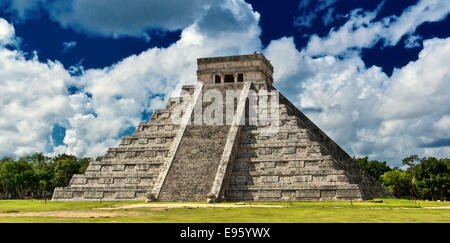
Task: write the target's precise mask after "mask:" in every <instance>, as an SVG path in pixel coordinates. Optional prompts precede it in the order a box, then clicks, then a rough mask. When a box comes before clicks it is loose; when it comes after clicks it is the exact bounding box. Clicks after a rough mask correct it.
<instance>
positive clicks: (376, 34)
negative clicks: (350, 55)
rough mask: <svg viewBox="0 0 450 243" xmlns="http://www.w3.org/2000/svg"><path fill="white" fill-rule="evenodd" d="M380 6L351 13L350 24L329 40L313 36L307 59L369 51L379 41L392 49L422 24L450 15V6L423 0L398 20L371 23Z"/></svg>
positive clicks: (345, 25)
mask: <svg viewBox="0 0 450 243" xmlns="http://www.w3.org/2000/svg"><path fill="white" fill-rule="evenodd" d="M382 6H383V5H382V4H380V5H379V6H378V7H377V9H375V10H374V11H363V10H362V9H356V10H353V11H352V12H351V13H350V14H349V20H348V21H347V22H346V23H345V24H344V25H342V26H341V27H339V29H337V30H334V29H332V30H331V31H330V32H329V34H328V36H326V37H324V38H320V37H318V36H317V35H313V36H312V37H311V38H310V41H309V43H308V46H307V48H306V51H307V53H308V54H309V55H327V54H331V55H339V54H343V53H345V52H346V51H348V50H351V49H361V48H364V47H366V48H370V47H372V46H374V45H375V44H376V43H377V42H378V41H380V40H382V41H383V42H384V44H385V45H389V46H394V45H396V44H397V43H398V41H399V40H400V39H401V37H403V36H404V35H410V34H412V33H414V31H415V30H416V28H417V27H418V26H419V25H421V24H423V23H425V22H435V21H440V20H443V19H444V18H446V17H447V15H448V14H449V12H450V4H448V3H447V2H446V1H440V0H422V1H420V2H419V3H417V4H416V5H414V6H411V7H408V8H407V9H405V10H404V11H403V13H402V14H401V15H400V16H399V17H397V16H389V17H385V18H383V19H381V20H379V21H374V19H375V18H376V17H377V15H378V13H379V12H380V10H381V8H382Z"/></svg>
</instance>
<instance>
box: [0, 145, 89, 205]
mask: <svg viewBox="0 0 450 243" xmlns="http://www.w3.org/2000/svg"><path fill="white" fill-rule="evenodd" d="M91 161H92V159H91V158H77V157H75V156H73V155H67V154H62V155H58V156H55V157H53V158H51V157H47V156H44V155H43V154H42V153H35V154H33V155H31V156H26V157H22V158H18V159H13V158H9V157H5V158H3V159H1V160H0V198H6V199H12V198H48V197H51V195H52V193H53V191H54V189H55V187H60V186H67V185H68V184H69V182H70V179H71V178H72V176H73V174H80V173H84V172H85V171H86V168H87V166H88V165H89V163H90V162H91Z"/></svg>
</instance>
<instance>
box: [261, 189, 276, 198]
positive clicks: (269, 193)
mask: <svg viewBox="0 0 450 243" xmlns="http://www.w3.org/2000/svg"><path fill="white" fill-rule="evenodd" d="M258 197H260V198H280V197H281V191H279V190H270V191H269V190H265V191H259V193H258Z"/></svg>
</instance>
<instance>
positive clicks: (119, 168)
mask: <svg viewBox="0 0 450 243" xmlns="http://www.w3.org/2000/svg"><path fill="white" fill-rule="evenodd" d="M112 170H113V171H122V170H125V165H112Z"/></svg>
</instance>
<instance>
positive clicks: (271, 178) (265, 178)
mask: <svg viewBox="0 0 450 243" xmlns="http://www.w3.org/2000/svg"><path fill="white" fill-rule="evenodd" d="M278 178H279V176H261V181H262V182H278Z"/></svg>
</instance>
